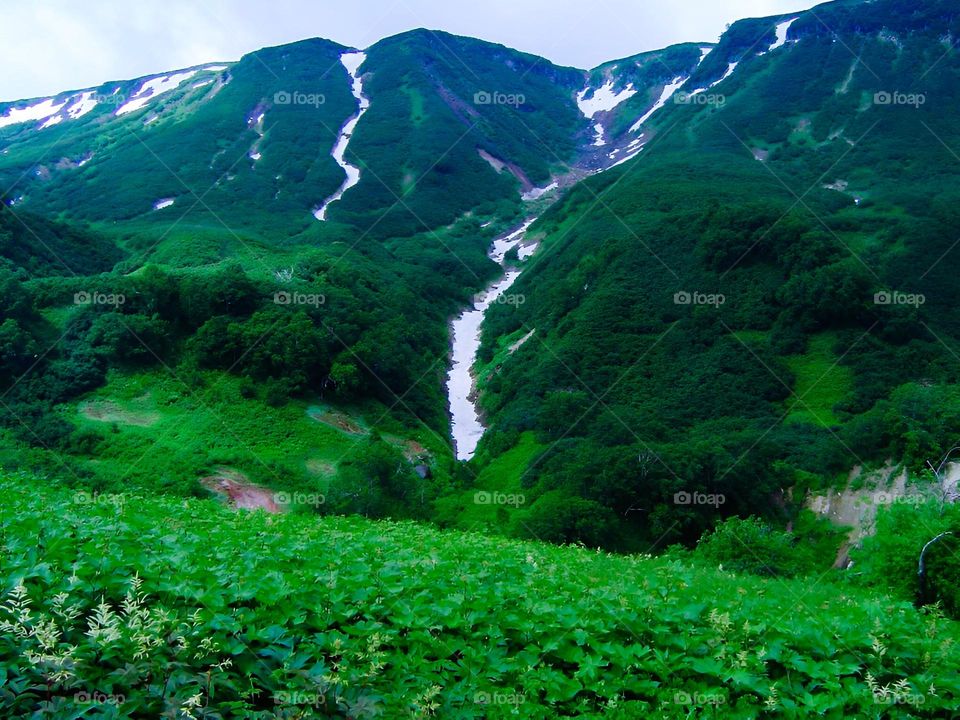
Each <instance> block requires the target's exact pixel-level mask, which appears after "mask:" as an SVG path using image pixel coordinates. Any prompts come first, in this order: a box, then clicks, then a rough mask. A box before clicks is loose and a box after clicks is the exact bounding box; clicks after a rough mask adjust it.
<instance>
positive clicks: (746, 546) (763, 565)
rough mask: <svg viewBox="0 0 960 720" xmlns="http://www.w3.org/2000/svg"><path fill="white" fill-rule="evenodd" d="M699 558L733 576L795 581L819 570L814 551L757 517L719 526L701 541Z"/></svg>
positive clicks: (697, 553) (725, 522)
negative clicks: (764, 576)
mask: <svg viewBox="0 0 960 720" xmlns="http://www.w3.org/2000/svg"><path fill="white" fill-rule="evenodd" d="M696 555H697V557H700V558H703V559H704V560H705V561H707V562H711V563H716V564H719V565H722V566H723V567H724V568H727V569H729V570H732V571H733V572H738V573H751V574H754V575H770V576H774V577H793V576H795V575H805V574H808V573H810V572H811V571H812V570H813V569H814V567H815V561H814V558H813V557H812V554H811V552H810V550H809V549H807V548H805V547H803V546H802V545H800V544H798V543H797V539H796V538H795V537H794V536H793V535H792V534H790V533H786V532H783V531H780V530H777V529H776V528H772V527H770V526H769V525H767V524H766V523H764V522H763V521H762V520H760V519H758V518H755V517H751V518H745V519H741V518H736V517H732V518H727V519H726V520H724V521H723V522H722V523H719V524H718V525H717V526H716V527H715V528H714V529H713V530H711V531H710V532H708V533H706V534H705V535H704V536H703V538H701V540H700V542H699V544H698V545H697V551H696Z"/></svg>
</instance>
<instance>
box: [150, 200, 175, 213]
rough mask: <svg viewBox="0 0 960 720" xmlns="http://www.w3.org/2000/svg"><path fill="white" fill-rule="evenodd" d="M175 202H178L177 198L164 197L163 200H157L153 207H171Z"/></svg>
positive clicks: (155, 208)
mask: <svg viewBox="0 0 960 720" xmlns="http://www.w3.org/2000/svg"><path fill="white" fill-rule="evenodd" d="M175 202H176V200H174V199H173V198H164V199H163V200H157V201H156V202H155V203H154V204H153V209H154V210H163V209H164V208H168V207H170V206H171V205H173V203H175Z"/></svg>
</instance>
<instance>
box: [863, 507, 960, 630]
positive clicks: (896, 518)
mask: <svg viewBox="0 0 960 720" xmlns="http://www.w3.org/2000/svg"><path fill="white" fill-rule="evenodd" d="M906 499H907V500H911V502H903V503H893V504H892V505H890V506H889V507H883V508H880V511H879V513H878V517H877V525H876V533H875V534H874V535H872V536H870V537H868V538H865V539H864V540H863V542H862V548H861V549H859V550H858V551H856V552H854V553H853V554H852V557H853V559H854V568H855V569H856V570H857V572H858V577H859V578H860V580H861V581H862V582H863V583H865V584H867V585H869V586H872V587H875V588H880V589H882V590H883V591H884V592H888V593H890V594H891V595H893V596H895V597H900V598H904V599H908V600H911V601H920V600H924V601H926V602H935V601H938V602H940V604H941V606H942V607H943V609H944V610H945V611H946V612H947V613H949V614H950V615H951V616H952V617H960V584H958V579H960V556H958V554H957V553H958V550H960V544H958V540H957V538H958V537H960V508H958V507H957V506H955V505H943V504H942V498H939V497H937V496H934V495H930V494H926V493H918V492H913V493H910V494H908V495H907V496H906ZM945 532H950V533H953V535H952V536H947V537H945V538H943V539H942V540H940V541H938V542H937V543H935V544H933V545H931V547H930V549H929V550H928V552H927V556H926V573H927V583H928V587H927V593H928V596H927V597H926V598H921V597H920V586H919V578H918V575H917V573H918V564H919V561H920V552H921V551H922V550H923V547H924V545H926V544H927V543H928V542H929V541H931V540H933V539H934V538H935V537H936V536H937V535H939V534H941V533H945Z"/></svg>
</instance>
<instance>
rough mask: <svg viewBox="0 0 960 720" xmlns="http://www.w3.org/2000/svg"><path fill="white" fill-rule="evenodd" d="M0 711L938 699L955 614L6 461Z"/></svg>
mask: <svg viewBox="0 0 960 720" xmlns="http://www.w3.org/2000/svg"><path fill="white" fill-rule="evenodd" d="M0 502H2V507H3V508H4V513H3V516H2V528H0V530H2V535H0V538H2V556H0V562H2V564H3V568H4V587H3V588H2V591H3V595H4V600H3V603H2V607H0V623H2V624H0V673H2V674H3V676H4V677H5V683H4V685H3V688H2V690H0V714H2V715H3V716H4V717H28V716H30V717H36V716H43V715H44V713H45V714H46V716H49V717H57V718H65V717H76V716H79V715H81V714H83V713H86V714H87V715H88V716H96V717H107V718H110V717H135V718H156V717H161V716H164V717H181V718H185V717H193V718H201V717H204V718H275V717H288V718H306V717H320V718H334V717H352V718H365V717H388V718H402V717H438V718H478V719H479V718H506V717H525V718H552V717H583V718H600V717H604V718H622V719H624V720H626V719H627V718H636V717H666V718H681V717H683V718H686V717H691V716H698V717H699V716H706V717H710V716H713V715H714V714H715V715H716V716H718V717H719V716H723V717H733V718H757V717H796V718H800V717H809V716H811V715H820V716H822V717H829V718H845V717H945V716H949V713H950V712H952V711H953V709H954V708H956V707H957V704H958V702H960V678H958V675H957V667H960V649H958V647H957V644H956V638H957V637H958V635H960V632H958V627H957V626H956V625H955V624H953V623H951V622H949V621H946V620H943V619H942V618H941V617H940V616H939V615H938V614H937V613H935V612H930V613H920V612H918V611H916V610H915V609H914V608H913V607H912V606H911V605H910V604H909V603H905V602H902V601H899V600H890V599H889V598H885V597H883V596H875V595H869V594H865V593H862V592H853V593H851V592H848V591H847V590H846V589H842V588H839V587H837V586H835V585H833V584H832V583H830V582H826V581H824V582H821V583H813V582H811V581H808V580H798V581H793V580H771V581H765V580H760V579H756V578H750V577H740V576H737V575H733V574H730V573H729V572H720V571H716V570H713V569H705V568H703V567H700V566H697V565H691V564H686V563H681V562H677V561H674V560H668V559H653V558H649V557H645V556H631V557H614V556H610V555H606V554H602V553H595V552H590V551H586V550H582V549H577V548H570V547H566V548H561V547H553V546H548V545H542V544H536V543H527V542H517V541H509V540H502V539H495V538H490V537H485V536H480V535H471V534H461V533H444V532H438V531H435V530H430V529H427V528H424V527H421V526H418V525H415V524H411V523H391V522H383V523H373V522H369V521H365V520H360V519H353V518H346V519H343V518H325V519H322V520H317V519H315V518H309V517H303V516H295V515H292V516H283V517H276V516H273V517H268V516H264V515H260V514H256V515H250V514H245V513H241V514H233V513H231V512H229V511H227V510H225V509H223V508H221V507H219V506H218V505H217V504H215V503H213V502H210V501H197V500H174V499H164V498H161V499H145V498H139V497H134V496H125V495H100V496H91V495H89V494H74V493H73V492H71V491H69V490H65V489H55V490H51V489H48V488H46V487H44V485H43V484H42V481H39V480H36V479H32V478H28V477H5V478H0Z"/></svg>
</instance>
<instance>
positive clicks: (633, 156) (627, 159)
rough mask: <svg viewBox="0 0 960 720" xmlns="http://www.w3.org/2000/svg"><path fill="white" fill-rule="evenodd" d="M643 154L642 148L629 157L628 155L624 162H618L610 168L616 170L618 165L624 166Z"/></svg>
mask: <svg viewBox="0 0 960 720" xmlns="http://www.w3.org/2000/svg"><path fill="white" fill-rule="evenodd" d="M641 152H643V148H640V149H639V150H637V151H636V152H632V153H630V154H629V155H627V156H626V157H625V158H623V159H622V160H617V162H615V163H614V164H613V165H611V166H610V168H615V167H616V166H617V165H623V164H624V163H625V162H629V161H630V160H633V159H634V158H635V157H636V156H637V155H639V154H640V153H641ZM610 168H607V169H608V170H609V169H610Z"/></svg>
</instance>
